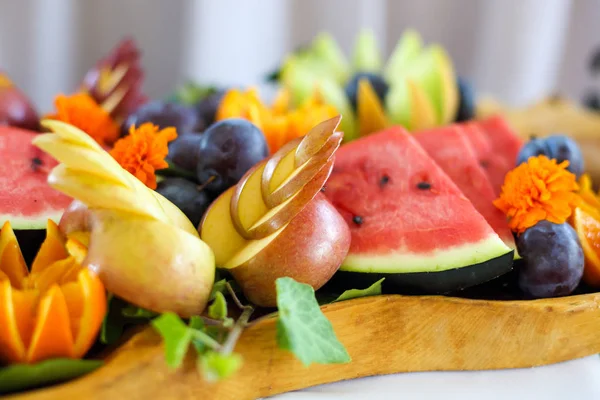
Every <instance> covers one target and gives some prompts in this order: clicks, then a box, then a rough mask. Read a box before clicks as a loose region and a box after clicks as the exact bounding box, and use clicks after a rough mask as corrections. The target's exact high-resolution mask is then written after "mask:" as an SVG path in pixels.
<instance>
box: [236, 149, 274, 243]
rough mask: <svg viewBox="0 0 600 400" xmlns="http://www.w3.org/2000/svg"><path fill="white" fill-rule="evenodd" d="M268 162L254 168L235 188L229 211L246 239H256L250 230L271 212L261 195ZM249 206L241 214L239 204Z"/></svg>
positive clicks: (239, 231) (238, 229) (237, 228)
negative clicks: (263, 175) (262, 180)
mask: <svg viewBox="0 0 600 400" xmlns="http://www.w3.org/2000/svg"><path fill="white" fill-rule="evenodd" d="M265 164H266V161H263V162H261V163H260V164H258V165H256V166H254V167H252V168H251V169H250V170H249V171H248V172H246V174H244V176H243V177H242V179H240V181H239V182H238V184H237V185H236V186H235V187H234V190H233V194H232V197H231V201H230V203H229V210H230V213H231V220H232V221H233V226H234V227H235V229H236V230H237V232H238V233H239V234H240V235H241V236H242V237H243V238H245V239H255V237H253V236H252V235H251V234H250V233H248V230H249V229H250V227H251V226H252V225H254V224H255V223H256V222H257V221H258V220H259V219H260V218H261V217H262V216H263V215H265V214H266V213H267V211H269V208H268V207H267V205H266V204H265V202H264V200H263V198H262V195H261V179H262V174H263V171H264V168H265ZM240 201H241V202H242V203H244V204H246V205H247V207H246V210H245V212H244V213H239V212H238V211H237V209H238V203H239V202H240Z"/></svg>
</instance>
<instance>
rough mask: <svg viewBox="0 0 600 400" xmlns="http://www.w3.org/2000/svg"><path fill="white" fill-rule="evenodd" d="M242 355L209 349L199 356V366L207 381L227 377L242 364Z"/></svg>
mask: <svg viewBox="0 0 600 400" xmlns="http://www.w3.org/2000/svg"><path fill="white" fill-rule="evenodd" d="M242 362H243V359H242V356H241V355H239V354H236V353H231V354H221V353H217V352H215V351H209V352H207V353H205V354H203V355H202V356H200V357H198V366H199V368H200V370H201V371H202V375H203V377H204V379H205V380H206V381H207V382H217V381H219V380H221V379H227V378H229V377H230V376H231V375H233V374H234V373H236V372H237V371H238V370H239V369H240V367H241V366H242Z"/></svg>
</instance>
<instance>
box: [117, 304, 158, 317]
mask: <svg viewBox="0 0 600 400" xmlns="http://www.w3.org/2000/svg"><path fill="white" fill-rule="evenodd" d="M121 313H122V314H123V316H124V317H127V318H143V319H152V318H154V317H157V316H158V314H157V313H155V312H154V311H150V310H146V309H144V308H141V307H137V306H134V305H132V304H128V305H127V307H125V308H123V310H122V311H121Z"/></svg>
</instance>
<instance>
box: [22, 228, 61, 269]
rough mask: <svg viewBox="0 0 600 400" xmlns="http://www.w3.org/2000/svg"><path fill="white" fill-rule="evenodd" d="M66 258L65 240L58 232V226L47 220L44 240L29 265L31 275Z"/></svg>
mask: <svg viewBox="0 0 600 400" xmlns="http://www.w3.org/2000/svg"><path fill="white" fill-rule="evenodd" d="M67 256H68V254H67V252H66V250H65V238H64V237H63V235H62V233H61V232H60V231H59V230H58V226H57V225H56V224H55V223H54V222H53V221H52V220H48V225H47V226H46V239H45V240H44V242H43V243H42V246H41V247H40V250H39V251H38V253H37V255H36V256H35V259H34V260H33V264H31V273H32V274H34V273H38V272H40V271H42V270H43V269H44V268H46V267H48V266H49V265H51V264H52V263H54V262H55V261H58V260H62V259H63V258H66V257H67Z"/></svg>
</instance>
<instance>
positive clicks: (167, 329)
mask: <svg viewBox="0 0 600 400" xmlns="http://www.w3.org/2000/svg"><path fill="white" fill-rule="evenodd" d="M152 326H153V327H154V329H156V330H157V331H158V333H159V334H160V336H162V338H163V340H164V342H165V361H166V363H167V365H168V366H169V367H171V368H179V367H180V366H181V365H182V364H183V360H184V359H185V355H186V353H187V351H188V348H189V347H190V343H191V341H192V337H193V330H192V329H190V328H189V327H188V326H187V325H186V324H185V323H184V322H183V321H182V320H181V318H179V317H178V316H177V315H176V314H174V313H165V314H162V315H161V316H160V317H158V318H156V319H154V320H152Z"/></svg>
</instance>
